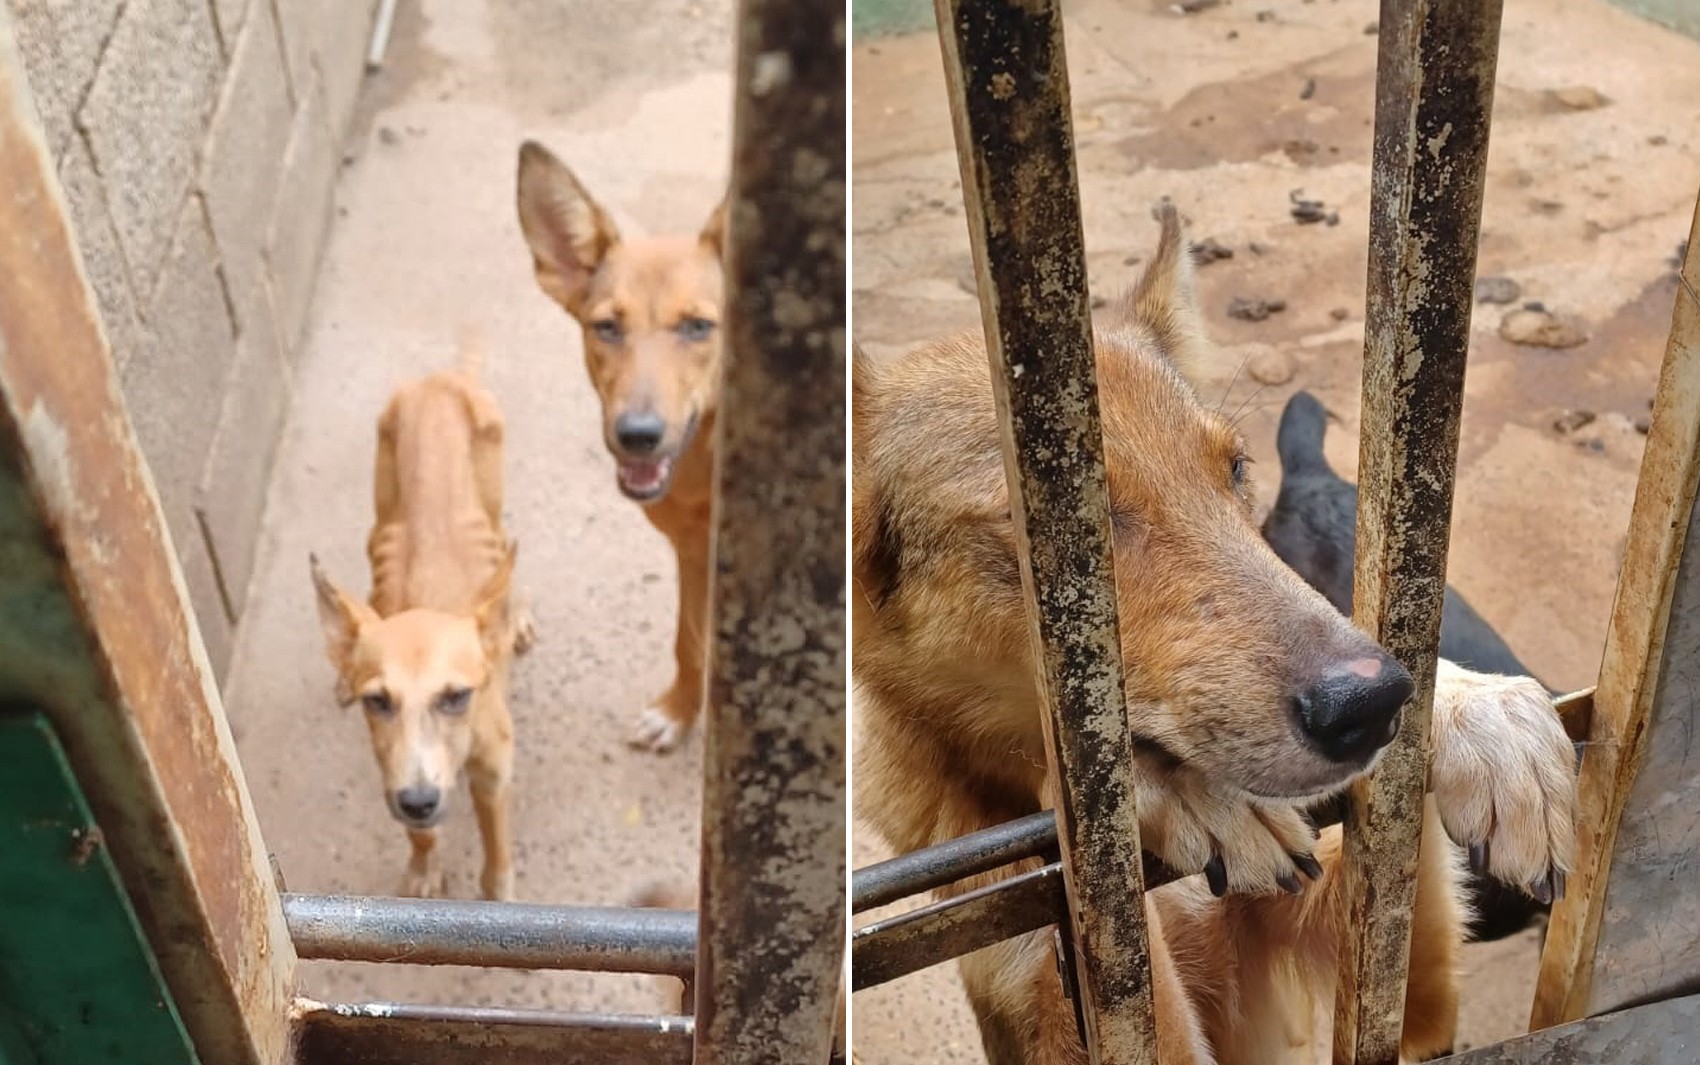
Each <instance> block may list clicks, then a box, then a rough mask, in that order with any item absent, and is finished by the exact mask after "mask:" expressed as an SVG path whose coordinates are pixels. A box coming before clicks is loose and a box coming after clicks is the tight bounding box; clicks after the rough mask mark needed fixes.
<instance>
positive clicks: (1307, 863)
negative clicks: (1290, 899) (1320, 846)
mask: <svg viewBox="0 0 1700 1065" xmlns="http://www.w3.org/2000/svg"><path fill="white" fill-rule="evenodd" d="M1292 857H1293V864H1294V865H1296V866H1298V867H1299V872H1301V873H1303V874H1304V875H1305V876H1307V877H1309V878H1310V879H1312V880H1321V879H1322V865H1321V863H1319V862H1318V861H1317V860H1316V858H1315V857H1314V856H1313V855H1309V854H1295V855H1293V856H1292ZM1293 894H1295V895H1297V894H1298V892H1296V891H1295V892H1293Z"/></svg>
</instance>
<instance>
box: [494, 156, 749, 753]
mask: <svg viewBox="0 0 1700 1065" xmlns="http://www.w3.org/2000/svg"><path fill="white" fill-rule="evenodd" d="M518 199H519V220H520V228H521V229H522V230H523V231H524V233H525V239H526V242H527V243H528V244H529V245H530V247H531V255H532V260H533V263H534V265H535V267H536V272H537V283H538V285H539V286H540V287H541V288H542V289H543V291H544V292H545V293H547V294H548V295H549V297H550V298H551V299H553V300H554V301H555V302H556V303H559V304H560V305H561V306H562V307H563V308H564V309H565V310H566V312H567V313H568V314H570V315H572V316H573V318H574V319H576V320H577V321H578V323H579V326H580V327H581V328H582V330H583V332H584V359H585V365H586V367H587V368H588V369H589V370H590V381H591V384H592V385H593V386H594V387H595V388H596V393H597V395H598V397H599V398H600V399H601V401H602V438H603V441H604V442H605V443H606V445H607V447H608V450H609V452H611V453H612V454H613V456H614V460H615V469H616V480H617V483H618V484H619V487H620V491H621V492H623V493H625V495H626V496H627V497H628V498H631V499H633V500H636V501H637V502H639V503H642V504H643V508H644V510H643V512H644V514H645V516H647V517H648V518H649V520H650V523H651V524H653V525H654V526H655V527H656V528H657V529H659V530H660V531H661V534H662V535H663V536H665V537H667V540H668V542H669V543H671V544H672V545H673V551H674V554H675V555H676V556H677V558H678V563H679V619H678V628H677V634H676V636H675V638H674V643H673V650H674V658H675V659H676V670H675V673H674V677H673V683H672V685H671V686H670V687H669V688H668V689H667V691H666V692H665V693H664V694H662V696H661V697H660V698H659V699H657V700H656V701H655V703H654V704H653V705H652V706H649V707H647V708H646V709H645V710H644V711H643V713H642V714H641V715H640V717H639V720H638V726H637V731H636V734H635V736H634V740H633V742H634V743H635V744H636V745H637V746H640V747H645V748H649V749H651V750H656V751H665V750H669V749H671V748H672V747H673V746H675V745H676V744H677V743H678V742H679V740H680V739H682V738H683V737H684V735H685V734H686V733H687V732H688V731H689V730H690V728H691V726H692V725H693V724H695V722H696V718H697V713H698V711H699V710H700V709H701V707H702V699H703V669H704V655H705V652H706V648H705V633H704V629H705V628H706V626H707V623H708V565H709V539H710V534H711V532H712V526H711V525H710V520H711V517H712V515H711V511H710V508H711V506H712V503H713V499H714V413H715V408H716V406H717V405H718V400H719V394H720V351H721V342H720V329H719V321H720V292H721V285H722V282H723V275H722V270H721V240H722V233H723V230H724V228H725V207H724V205H722V206H721V207H719V208H716V209H715V211H714V212H713V214H712V215H711V216H710V217H709V221H708V224H707V225H706V226H704V227H703V230H702V232H701V233H696V234H690V235H687V236H672V237H659V238H637V237H633V238H627V237H624V236H622V235H621V233H620V231H619V230H618V229H617V228H616V227H615V225H614V222H613V219H611V218H609V216H608V213H607V212H606V211H604V210H603V209H602V208H601V207H600V206H599V205H598V204H597V203H596V201H595V200H593V199H591V198H590V194H589V193H588V192H586V191H585V189H584V186H583V185H581V184H580V183H579V180H578V178H577V177H575V176H574V175H573V173H572V171H570V170H568V169H567V168H566V166H564V165H563V164H562V163H561V162H560V161H559V160H557V159H556V158H555V157H554V156H553V155H551V154H549V151H548V149H546V148H544V147H543V146H542V145H540V144H538V143H536V142H535V141H527V142H526V143H525V144H524V145H522V146H521V148H520V152H519V195H518Z"/></svg>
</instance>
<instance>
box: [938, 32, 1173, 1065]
mask: <svg viewBox="0 0 1700 1065" xmlns="http://www.w3.org/2000/svg"><path fill="white" fill-rule="evenodd" d="M935 6H936V11H937V15H938V24H939V33H940V38H941V40H942V43H943V47H944V57H945V80H946V83H947V86H948V90H949V95H950V105H951V113H952V116H953V118H954V122H955V129H956V146H957V158H958V162H959V164H960V167H961V171H962V187H963V194H964V200H965V203H966V207H967V215H968V226H969V235H970V238H971V240H972V243H973V247H974V262H975V267H976V272H977V276H978V280H979V289H980V306H981V315H982V320H983V323H984V326H985V333H986V346H987V350H988V354H989V355H990V358H991V361H992V380H993V388H994V391H995V394H996V400H997V407H998V413H999V417H1000V421H1001V422H1002V425H1003V432H1002V437H1003V447H1004V460H1005V471H1006V475H1007V477H1008V480H1009V485H1010V497H1011V511H1012V514H1013V517H1014V521H1015V530H1016V544H1017V551H1018V554H1019V556H1020V558H1021V574H1022V584H1023V587H1024V588H1025V590H1026V596H1027V602H1028V613H1029V618H1030V619H1031V621H1032V626H1033V645H1034V650H1035V654H1034V660H1035V662H1037V663H1038V664H1039V669H1040V673H1041V676H1039V677H1038V678H1036V679H1037V681H1038V688H1039V690H1040V691H1041V692H1042V693H1043V701H1044V704H1045V707H1046V710H1045V713H1044V728H1045V741H1046V748H1047V751H1048V753H1049V756H1050V761H1051V765H1052V766H1053V767H1054V768H1055V770H1056V773H1057V776H1058V778H1059V784H1060V786H1059V791H1060V795H1059V797H1058V806H1059V809H1058V826H1059V833H1060V837H1061V851H1062V856H1063V868H1064V872H1065V877H1066V881H1067V890H1068V897H1069V901H1070V911H1071V912H1070V919H1071V921H1072V925H1073V927H1072V932H1073V942H1074V943H1075V944H1077V949H1076V952H1075V953H1076V955H1077V957H1076V958H1075V959H1074V962H1075V964H1076V966H1077V969H1078V977H1077V980H1076V983H1077V984H1078V986H1079V987H1080V991H1081V998H1082V1005H1083V1009H1082V1014H1083V1018H1084V1022H1085V1024H1084V1027H1085V1029H1086V1031H1085V1035H1086V1042H1087V1050H1088V1052H1089V1054H1090V1055H1091V1058H1092V1060H1093V1061H1095V1062H1104V1063H1112V1062H1113V1063H1116V1065H1123V1063H1134V1062H1140V1063H1144V1062H1150V1061H1153V1060H1154V1059H1155V1053H1156V1029H1155V1019H1154V1016H1153V1012H1152V1005H1151V971H1150V953H1149V946H1148V943H1147V939H1146V927H1145V912H1144V902H1143V899H1142V898H1141V892H1142V890H1143V889H1142V886H1141V868H1140V853H1141V852H1140V846H1139V827H1138V818H1137V812H1136V810H1135V807H1134V783H1133V772H1134V769H1133V766H1134V759H1133V752H1132V750H1131V747H1130V743H1129V740H1128V728H1127V712H1126V702H1125V696H1124V692H1123V686H1122V666H1121V646H1120V637H1119V629H1118V625H1117V615H1116V598H1115V585H1114V573H1115V571H1114V561H1113V557H1112V554H1111V534H1110V518H1109V508H1108V489H1107V485H1106V480H1105V471H1104V461H1103V435H1102V430H1101V428H1100V426H1099V421H1098V393H1097V374H1096V367H1095V365H1094V361H1093V360H1094V356H1093V347H1092V327H1091V309H1090V305H1089V299H1088V295H1087V291H1086V261H1085V251H1084V242H1083V236H1082V232H1081V220H1080V196H1079V189H1078V185H1077V181H1076V174H1075V163H1074V141H1073V126H1072V122H1071V120H1070V114H1069V90H1068V70H1067V63H1066V59H1065V55H1064V49H1063V24H1062V11H1061V8H1060V5H1059V4H1057V3H1055V2H1046V0H1025V2H1021V3H1015V2H1011V0H986V2H964V0H937V2H936V5H935Z"/></svg>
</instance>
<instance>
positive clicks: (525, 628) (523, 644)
mask: <svg viewBox="0 0 1700 1065" xmlns="http://www.w3.org/2000/svg"><path fill="white" fill-rule="evenodd" d="M536 646H537V616H536V615H535V614H533V613H532V612H531V608H530V607H522V608H521V609H520V610H519V612H518V613H516V614H515V615H514V654H515V655H523V654H525V653H526V652H527V651H529V650H531V649H532V648H533V647H536Z"/></svg>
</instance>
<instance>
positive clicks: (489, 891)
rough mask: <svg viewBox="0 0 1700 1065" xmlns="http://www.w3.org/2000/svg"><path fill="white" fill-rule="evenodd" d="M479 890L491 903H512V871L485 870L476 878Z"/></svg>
mask: <svg viewBox="0 0 1700 1065" xmlns="http://www.w3.org/2000/svg"><path fill="white" fill-rule="evenodd" d="M478 887H479V890H480V891H482V892H483V893H484V897H485V898H486V899H488V900H490V901H491V902H512V901H513V900H514V871H513V869H511V868H509V869H491V868H486V869H485V870H484V874H483V875H482V876H480V877H479V878H478Z"/></svg>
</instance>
